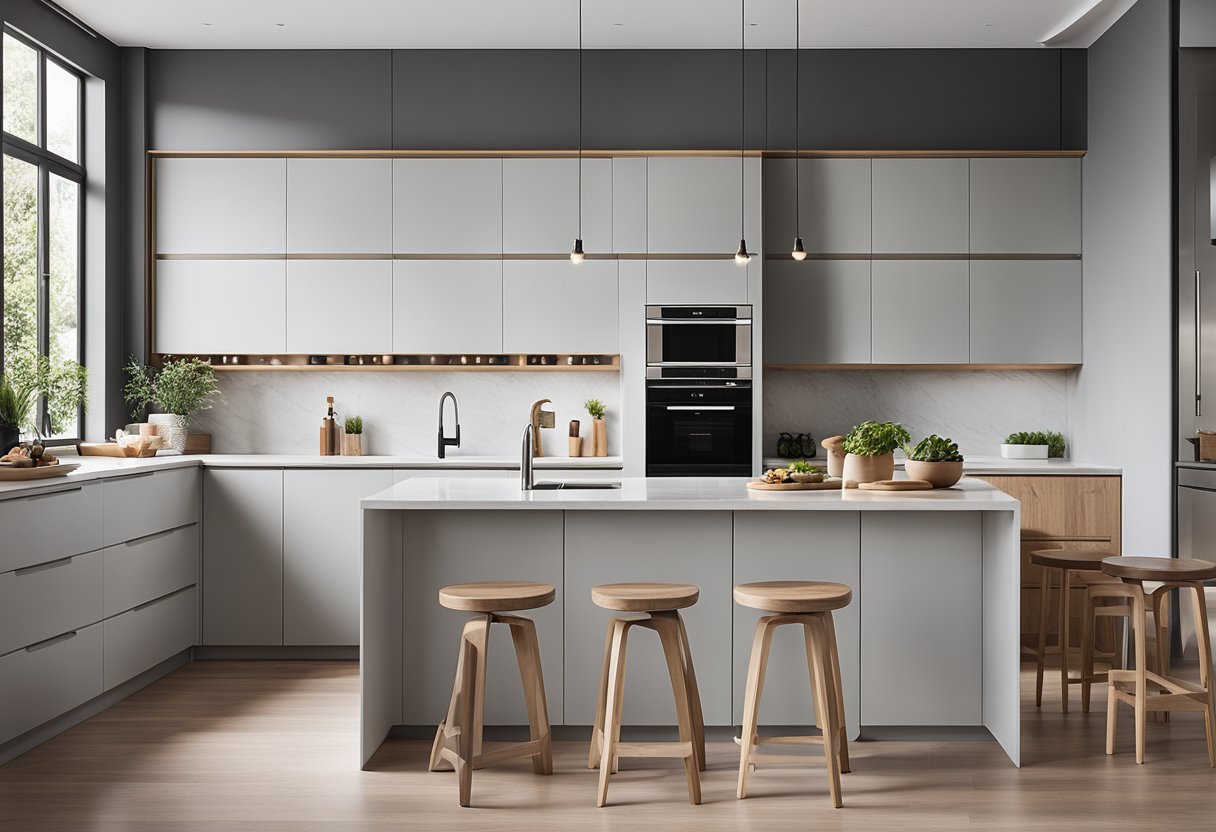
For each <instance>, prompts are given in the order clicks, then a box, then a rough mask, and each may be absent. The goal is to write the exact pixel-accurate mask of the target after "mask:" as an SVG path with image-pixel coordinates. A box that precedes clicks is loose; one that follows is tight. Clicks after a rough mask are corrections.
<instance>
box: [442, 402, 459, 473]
mask: <svg viewBox="0 0 1216 832" xmlns="http://www.w3.org/2000/svg"><path fill="white" fill-rule="evenodd" d="M448 399H451V400H452V416H453V417H454V418H455V419H456V436H455V437H453V438H449V437H447V436H444V435H443V403H444V402H445V401H447V400H448ZM449 445H453V446H455V447H457V448H459V447H460V405H459V404H457V403H456V394H455V393H451V392H448V393H444V394H443V395H442V396H440V397H439V458H440V459H446V458H447V447H448V446H449Z"/></svg>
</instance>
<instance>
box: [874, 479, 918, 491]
mask: <svg viewBox="0 0 1216 832" xmlns="http://www.w3.org/2000/svg"><path fill="white" fill-rule="evenodd" d="M857 487H858V488H859V489H860V490H862V491H930V490H932V489H933V483H931V482H926V481H925V480H878V481H877V482H862V483H858V484H857Z"/></svg>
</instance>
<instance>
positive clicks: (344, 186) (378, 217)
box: [287, 159, 393, 254]
mask: <svg viewBox="0 0 1216 832" xmlns="http://www.w3.org/2000/svg"><path fill="white" fill-rule="evenodd" d="M392 247H393V163H392V160H391V159H288V160H287V251H289V252H291V253H306V254H384V253H387V252H389V251H392Z"/></svg>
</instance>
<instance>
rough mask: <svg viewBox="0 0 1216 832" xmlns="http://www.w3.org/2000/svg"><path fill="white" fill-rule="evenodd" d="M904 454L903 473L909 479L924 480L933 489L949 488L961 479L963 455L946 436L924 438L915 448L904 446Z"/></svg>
mask: <svg viewBox="0 0 1216 832" xmlns="http://www.w3.org/2000/svg"><path fill="white" fill-rule="evenodd" d="M904 453H905V454H906V455H907V457H908V459H907V461H906V462H904V471H905V472H907V474H908V478H909V479H913V480H924V481H926V482H928V483H929V484H931V485H932V486H933V487H934V488H949V487H950V486H952V485H954V484H955V483H956V482H958V481H959V480H960V479H962V476H963V455H962V454H961V453H959V451H958V445H957V444H956V443H955V442H953V441H951V439H950V437H948V436H946V437H943V436H938V435H937V434H936V433H935V434H932V435H931V436H926V437H925V438H924V439H922V440H920V441H919V442H917V443H916V446H915V447H912V448H909V447H908V446H907V445H905V446H904Z"/></svg>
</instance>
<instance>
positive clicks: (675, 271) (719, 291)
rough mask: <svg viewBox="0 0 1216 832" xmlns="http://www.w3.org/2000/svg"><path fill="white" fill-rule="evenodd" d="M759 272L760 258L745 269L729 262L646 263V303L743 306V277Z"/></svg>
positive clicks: (677, 261)
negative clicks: (752, 271)
mask: <svg viewBox="0 0 1216 832" xmlns="http://www.w3.org/2000/svg"><path fill="white" fill-rule="evenodd" d="M758 268H760V258H758V257H756V258H753V259H752V260H751V261H750V262H749V263H748V264H747V265H746V266H741V265H739V264H738V263H736V262H735V260H734V258H731V259H730V260H648V261H647V262H646V302H647V303H666V304H679V303H722V304H739V303H747V273H748V271H750V270H751V269H758Z"/></svg>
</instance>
